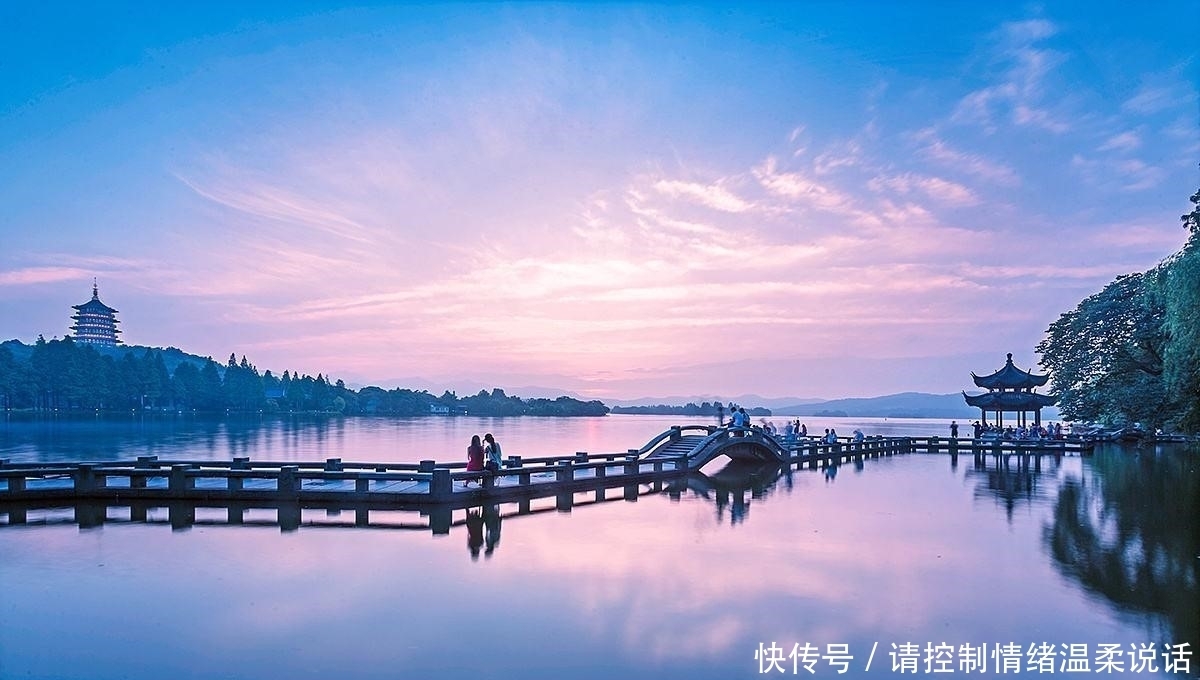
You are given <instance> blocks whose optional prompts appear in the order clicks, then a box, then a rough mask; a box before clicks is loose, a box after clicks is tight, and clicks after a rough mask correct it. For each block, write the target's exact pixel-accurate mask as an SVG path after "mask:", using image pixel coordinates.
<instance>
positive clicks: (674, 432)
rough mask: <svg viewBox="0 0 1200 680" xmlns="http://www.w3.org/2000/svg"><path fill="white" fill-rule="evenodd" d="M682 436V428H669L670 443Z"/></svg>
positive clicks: (676, 426) (675, 426) (674, 426)
mask: <svg viewBox="0 0 1200 680" xmlns="http://www.w3.org/2000/svg"><path fill="white" fill-rule="evenodd" d="M682 436H683V430H682V428H681V427H680V426H678V425H672V426H671V441H675V440H676V439H679V438H680V437H682Z"/></svg>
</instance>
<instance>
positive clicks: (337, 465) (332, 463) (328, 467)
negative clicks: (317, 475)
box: [325, 458, 342, 472]
mask: <svg viewBox="0 0 1200 680" xmlns="http://www.w3.org/2000/svg"><path fill="white" fill-rule="evenodd" d="M325 471H326V472H341V471H342V459H341V458H326V459H325Z"/></svg>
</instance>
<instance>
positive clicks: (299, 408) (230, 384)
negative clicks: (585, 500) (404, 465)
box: [0, 337, 608, 416]
mask: <svg viewBox="0 0 1200 680" xmlns="http://www.w3.org/2000/svg"><path fill="white" fill-rule="evenodd" d="M0 408H4V409H9V410H27V411H35V412H45V411H129V410H141V411H145V410H151V411H198V412H212V413H217V412H220V413H223V412H255V413H256V412H265V413H287V412H306V413H338V414H344V415H394V416H420V415H457V414H467V413H469V414H471V415H477V416H521V415H527V416H598V415H605V414H606V413H608V407H607V406H605V405H604V404H603V403H602V402H600V401H581V400H579V399H573V398H571V397H565V396H563V397H558V398H557V399H522V398H520V397H515V396H508V395H507V394H505V393H504V390H501V389H494V390H492V391H491V392H487V391H484V390H481V391H480V392H479V393H478V394H475V395H471V396H467V397H459V396H458V395H456V394H455V393H453V392H450V391H446V392H445V393H443V394H442V395H441V396H436V395H433V394H430V393H429V392H426V391H415V390H409V389H399V388H397V389H391V390H386V389H383V388H382V387H363V388H361V389H358V390H355V389H352V388H350V387H347V386H346V384H345V383H344V382H343V381H341V380H331V379H330V378H328V377H326V376H324V375H322V374H320V373H318V374H317V375H316V376H315V377H314V376H311V375H306V374H305V375H302V374H299V373H293V372H291V371H284V372H283V374H282V375H281V376H276V375H275V374H273V373H272V372H271V371H270V370H267V371H264V372H262V373H260V372H259V370H258V368H257V367H255V366H254V365H253V364H251V363H250V362H249V361H247V359H246V357H244V356H243V357H242V358H241V360H240V361H238V360H237V358H236V357H235V356H234V355H232V354H231V355H229V361H228V362H226V363H225V364H224V365H221V364H218V363H217V362H216V361H214V360H213V359H212V358H211V357H198V356H195V355H191V354H187V353H185V352H182V351H181V350H178V349H175V348H173V347H172V348H166V349H160V348H153V347H137V346H128V345H118V346H115V347H95V346H92V345H89V344H85V343H78V342H75V341H74V340H73V339H72V338H70V337H66V338H63V339H61V340H59V339H54V340H49V341H47V340H46V339H44V338H41V337H39V338H38V340H37V342H36V343H34V344H33V345H26V344H24V343H21V342H18V341H16V340H10V341H8V342H4V343H0Z"/></svg>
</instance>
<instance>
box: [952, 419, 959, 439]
mask: <svg viewBox="0 0 1200 680" xmlns="http://www.w3.org/2000/svg"><path fill="white" fill-rule="evenodd" d="M950 438H951V439H958V421H957V420H951V421H950Z"/></svg>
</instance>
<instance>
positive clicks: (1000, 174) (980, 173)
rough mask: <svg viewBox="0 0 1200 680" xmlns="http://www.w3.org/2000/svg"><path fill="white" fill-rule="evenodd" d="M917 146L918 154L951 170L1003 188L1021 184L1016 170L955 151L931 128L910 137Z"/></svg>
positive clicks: (977, 155) (975, 155)
mask: <svg viewBox="0 0 1200 680" xmlns="http://www.w3.org/2000/svg"><path fill="white" fill-rule="evenodd" d="M912 137H913V139H914V140H915V141H916V142H917V144H918V153H919V154H920V155H921V156H922V157H924V158H927V159H929V160H932V161H934V162H936V163H938V164H939V165H942V166H944V167H946V168H949V169H951V170H954V171H957V172H961V173H964V174H968V175H973V176H975V177H978V178H981V179H985V180H988V181H989V182H996V183H998V184H1001V185H1004V186H1016V185H1018V184H1020V183H1021V180H1020V177H1019V176H1018V175H1017V172H1016V170H1014V169H1013V168H1011V167H1009V166H1008V165H1006V164H1004V163H1001V162H999V161H996V160H992V159H989V158H986V157H984V156H982V155H980V154H972V153H967V152H964V151H960V150H958V149H955V148H954V147H952V146H951V145H950V144H948V143H947V142H946V141H944V140H943V139H941V138H940V137H939V136H938V134H937V133H936V132H935V131H934V130H933V129H932V128H926V129H924V130H920V131H918V132H916V133H913V135H912Z"/></svg>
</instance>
